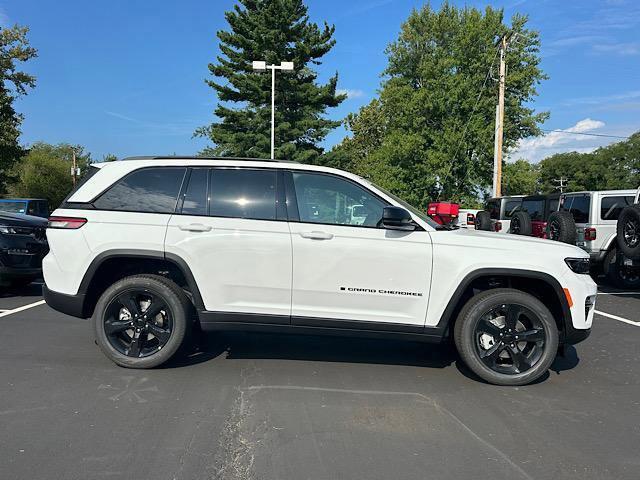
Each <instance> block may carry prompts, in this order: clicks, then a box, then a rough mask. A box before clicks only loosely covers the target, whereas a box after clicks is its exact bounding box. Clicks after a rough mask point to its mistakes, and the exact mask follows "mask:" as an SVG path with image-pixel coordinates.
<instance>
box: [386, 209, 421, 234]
mask: <svg viewBox="0 0 640 480" xmlns="http://www.w3.org/2000/svg"><path fill="white" fill-rule="evenodd" d="M382 226H383V227H384V228H388V229H389V230H415V229H416V226H415V225H414V223H413V220H412V218H411V214H410V213H409V212H407V211H406V210H405V209H404V208H402V207H384V210H383V211H382Z"/></svg>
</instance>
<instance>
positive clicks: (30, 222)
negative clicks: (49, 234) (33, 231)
mask: <svg viewBox="0 0 640 480" xmlns="http://www.w3.org/2000/svg"><path fill="white" fill-rule="evenodd" d="M48 223H49V221H48V220H47V219H46V218H41V217H34V216H32V215H22V214H15V213H8V212H0V225H7V226H10V227H46V226H47V224H48Z"/></svg>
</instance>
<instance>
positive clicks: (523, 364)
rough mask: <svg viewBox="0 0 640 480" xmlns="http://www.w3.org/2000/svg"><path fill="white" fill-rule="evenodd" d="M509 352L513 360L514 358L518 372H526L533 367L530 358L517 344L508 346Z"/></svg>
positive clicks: (514, 366) (514, 365) (514, 364)
mask: <svg viewBox="0 0 640 480" xmlns="http://www.w3.org/2000/svg"><path fill="white" fill-rule="evenodd" d="M507 352H508V353H509V355H510V356H511V360H513V368H514V369H515V370H516V371H517V372H518V373H522V372H526V371H527V370H529V369H530V368H531V364H530V363H529V360H528V359H527V357H526V356H525V355H524V354H523V353H522V352H521V351H520V349H519V348H518V347H517V346H514V347H509V348H507Z"/></svg>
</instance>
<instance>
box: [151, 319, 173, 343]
mask: <svg viewBox="0 0 640 480" xmlns="http://www.w3.org/2000/svg"><path fill="white" fill-rule="evenodd" d="M148 326H149V330H148V331H149V333H152V334H153V336H154V337H156V338H157V339H158V342H160V345H164V344H165V343H167V342H168V341H169V337H171V330H168V329H166V328H162V327H159V326H158V325H154V324H152V323H150V324H148Z"/></svg>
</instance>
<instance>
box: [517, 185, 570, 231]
mask: <svg viewBox="0 0 640 480" xmlns="http://www.w3.org/2000/svg"><path fill="white" fill-rule="evenodd" d="M559 200H560V194H559V193H552V194H550V195H530V196H528V197H524V198H523V199H522V204H521V205H520V207H519V209H518V211H517V212H516V213H514V214H513V216H512V217H511V226H510V228H509V233H513V234H514V235H527V236H530V237H539V238H547V222H548V220H549V216H550V215H551V214H552V213H553V212H555V211H556V210H558V202H559Z"/></svg>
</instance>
